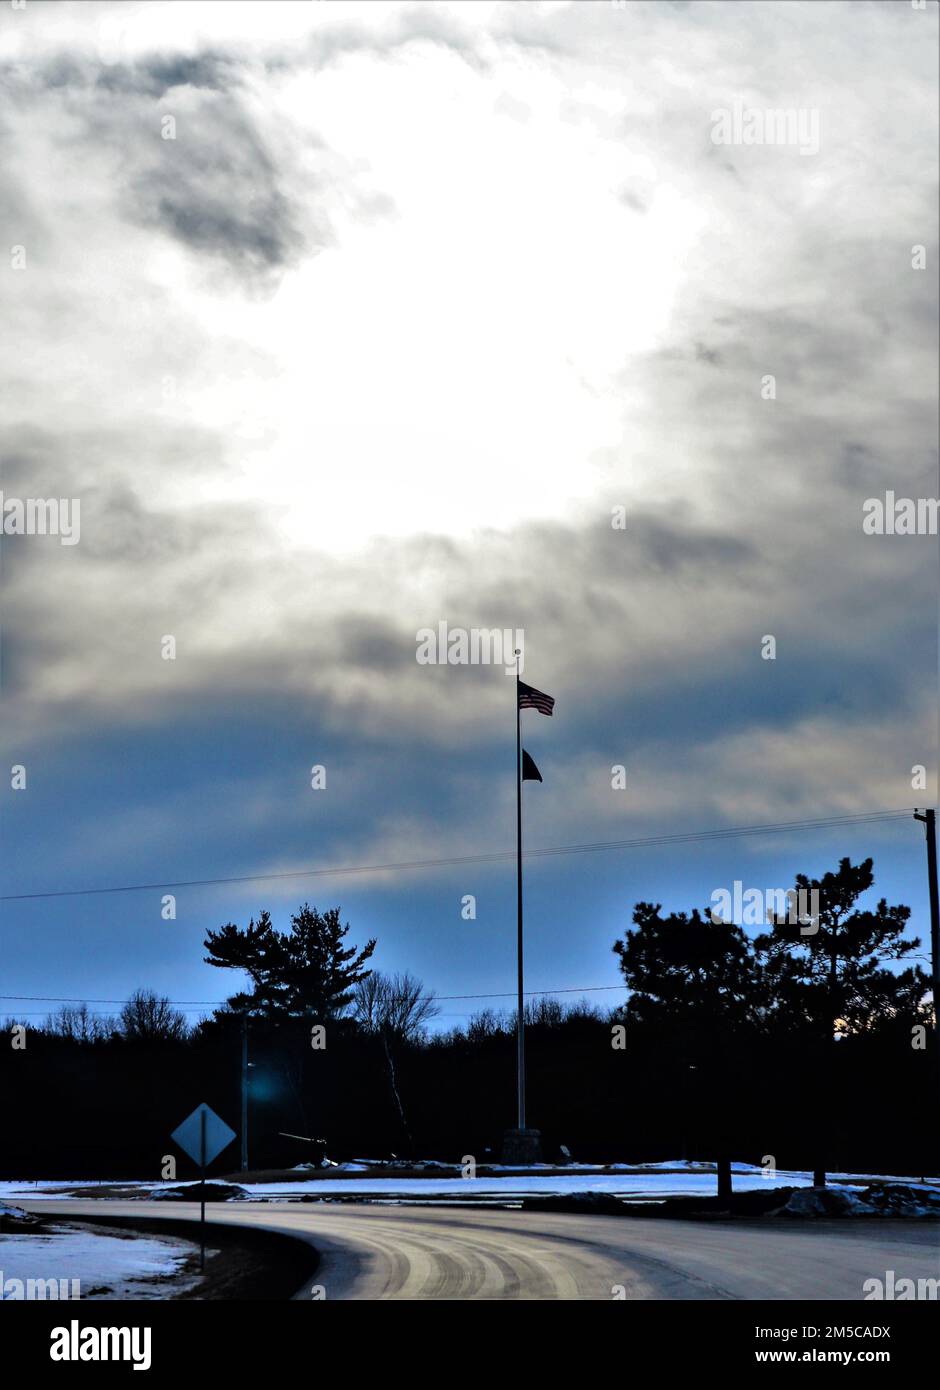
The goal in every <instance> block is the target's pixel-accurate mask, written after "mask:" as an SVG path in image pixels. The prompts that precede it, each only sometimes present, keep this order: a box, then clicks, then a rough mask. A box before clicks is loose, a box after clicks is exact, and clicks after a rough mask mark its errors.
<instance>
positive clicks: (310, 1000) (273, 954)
mask: <svg viewBox="0 0 940 1390" xmlns="http://www.w3.org/2000/svg"><path fill="white" fill-rule="evenodd" d="M348 932H349V924H348V923H346V925H345V926H344V925H343V924H342V923H341V921H340V912H339V908H336V907H331V908H329V909H328V910H327V911H326V912H324V913H321V912H320V911H319V910H318V909H317V908H312V907H310V905H309V904H308V903H304V905H303V907H302V908H301V909H300V911H299V912H296V913H295V914H294V915H293V916H292V917H291V924H290V931H289V932H286V933H284V932H278V931H277V930H276V929H275V927H274V924H273V923H272V921H271V914H270V913H269V912H267V911H264V912H262V913H260V914H259V917H258V921H257V923H256V922H255V920H254V918H252V919H251V921H250V922H249V924H248V926H247V928H245V929H244V930H243V929H242V928H241V927H238V926H235V925H234V924H233V923H231V922H229V923H227V925H225V926H224V927H221V928H220V929H219V930H218V931H210V932H208V933H207V934H206V939H205V943H204V944H205V947H206V950H207V951H208V952H209V954H208V955H207V956H206V957H205V960H206V963H207V964H208V965H214V966H218V967H219V968H220V969H223V970H243V971H245V973H246V974H247V975H248V977H249V979H250V980H251V982H252V985H253V989H252V991H251V992H250V993H240V994H237V995H235V996H234V997H233V998H231V999H229V1001H228V1004H229V1008H230V1009H232V1010H233V1011H235V1012H247V1013H250V1014H253V1015H255V1016H257V1017H262V1018H269V1019H275V1020H276V1019H284V1018H305V1019H310V1020H314V1021H318V1022H321V1023H323V1022H327V1021H329V1020H331V1019H335V1018H338V1017H339V1016H340V1015H341V1014H343V1013H344V1012H345V1010H346V1009H347V1008H348V1006H349V1005H350V1003H351V1002H352V999H353V991H354V989H355V987H356V985H357V984H358V983H359V982H360V980H364V979H365V978H366V977H367V976H368V975H369V973H370V972H369V971H368V970H366V969H364V968H363V967H364V966H365V964H366V962H367V961H368V960H369V958H370V957H371V955H372V953H373V951H374V950H375V944H376V943H375V940H374V939H373V940H370V941H367V942H366V944H365V946H364V947H363V948H362V950H359V949H358V948H357V947H356V946H346V945H344V940H345V937H346V935H347V934H348Z"/></svg>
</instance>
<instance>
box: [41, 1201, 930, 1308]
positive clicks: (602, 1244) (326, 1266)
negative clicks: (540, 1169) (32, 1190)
mask: <svg viewBox="0 0 940 1390" xmlns="http://www.w3.org/2000/svg"><path fill="white" fill-rule="evenodd" d="M21 1205H22V1206H25V1207H30V1208H31V1209H32V1210H33V1211H36V1212H42V1213H46V1214H49V1215H52V1214H53V1213H55V1214H56V1215H62V1216H66V1215H71V1216H78V1215H80V1216H85V1217H90V1218H93V1217H94V1216H96V1215H97V1216H103V1215H105V1214H112V1215H121V1216H137V1217H141V1218H142V1217H145V1216H146V1217H147V1218H153V1217H161V1218H177V1219H179V1218H183V1219H186V1220H192V1218H193V1215H194V1210H195V1211H196V1214H197V1215H198V1209H194V1207H193V1205H192V1204H190V1203H177V1202H109V1201H88V1200H85V1201H69V1202H34V1203H30V1202H22V1203H21ZM206 1216H207V1219H208V1220H211V1221H220V1222H225V1223H227V1224H231V1223H234V1224H243V1225H247V1226H253V1227H257V1228H264V1229H267V1230H274V1231H285V1232H288V1233H290V1234H292V1235H296V1236H300V1237H301V1238H303V1239H304V1240H307V1241H309V1242H310V1243H311V1244H313V1245H314V1246H316V1248H317V1249H318V1250H319V1251H320V1252H321V1255H322V1259H321V1263H320V1266H319V1269H318V1271H317V1274H316V1276H315V1277H314V1279H313V1280H311V1285H313V1284H317V1285H321V1286H322V1288H323V1290H324V1292H325V1297H326V1298H327V1299H339V1298H356V1299H360V1298H366V1299H380V1298H381V1299H385V1298H397V1299H425V1298H431V1299H433V1298H440V1299H464V1298H479V1299H516V1298H518V1299H559V1298H560V1299H604V1300H608V1301H609V1300H610V1299H612V1298H614V1297H621V1298H623V1297H625V1298H627V1299H648V1298H655V1299H721V1298H734V1299H790V1298H807V1299H863V1298H864V1296H865V1295H864V1290H863V1284H864V1282H865V1280H866V1279H871V1278H873V1277H874V1278H880V1279H884V1278H885V1276H886V1271H887V1270H894V1276H895V1279H899V1278H901V1277H907V1278H913V1279H918V1278H928V1279H937V1278H940V1226H938V1225H937V1224H936V1223H930V1222H923V1223H917V1224H916V1225H915V1224H912V1223H910V1222H903V1223H902V1222H896V1221H878V1222H875V1221H859V1222H852V1221H844V1222H815V1223H813V1224H811V1225H810V1224H805V1225H803V1224H796V1223H794V1224H789V1223H784V1222H782V1221H779V1220H778V1221H767V1222H763V1223H755V1224H748V1225H743V1224H741V1223H732V1222H692V1221H650V1220H644V1219H636V1220H634V1219H630V1218H621V1217H615V1216H614V1217H609V1216H576V1215H568V1214H561V1213H551V1214H548V1213H545V1214H542V1213H538V1212H524V1211H514V1210H510V1211H501V1210H494V1209H493V1208H486V1207H462V1208H457V1207H432V1206H427V1207H388V1206H351V1205H335V1206H333V1205H324V1204H311V1205H303V1206H301V1205H297V1204H294V1203H274V1202H269V1203H265V1204H264V1205H260V1204H248V1203H245V1204H243V1203H237V1202H234V1203H233V1202H228V1203H224V1204H210V1205H209V1206H207V1208H206ZM63 1273H65V1271H63ZM620 1290H622V1291H623V1292H620ZM615 1291H617V1292H616V1293H615ZM297 1296H298V1297H300V1298H310V1297H311V1296H312V1288H311V1286H310V1285H308V1286H307V1287H306V1288H305V1289H304V1290H301V1291H300V1292H299V1293H298V1295H297Z"/></svg>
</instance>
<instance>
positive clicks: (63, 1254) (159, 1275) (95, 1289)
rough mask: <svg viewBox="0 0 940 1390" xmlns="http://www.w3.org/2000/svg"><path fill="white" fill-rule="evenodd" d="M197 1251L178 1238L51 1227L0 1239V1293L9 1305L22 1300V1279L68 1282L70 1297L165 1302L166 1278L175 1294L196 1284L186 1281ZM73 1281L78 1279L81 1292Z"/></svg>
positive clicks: (23, 1292) (191, 1278)
mask: <svg viewBox="0 0 940 1390" xmlns="http://www.w3.org/2000/svg"><path fill="white" fill-rule="evenodd" d="M195 1249H196V1247H195V1246H194V1245H193V1244H191V1242H189V1241H184V1240H177V1239H176V1238H175V1237H168V1236H143V1235H131V1236H122V1235H116V1234H115V1233H114V1232H112V1231H107V1232H106V1231H103V1230H102V1229H101V1228H100V1227H99V1228H98V1230H88V1229H83V1230H79V1229H77V1228H75V1227H71V1226H49V1227H46V1230H45V1231H44V1232H43V1234H41V1235H37V1234H33V1233H32V1232H30V1233H29V1234H26V1233H25V1232H24V1233H23V1234H22V1235H20V1234H19V1233H17V1234H16V1235H0V1295H2V1297H3V1300H4V1301H5V1302H6V1301H8V1300H16V1299H20V1298H23V1297H24V1296H25V1291H24V1289H22V1288H20V1287H18V1285H17V1283H16V1281H17V1280H21V1281H23V1282H24V1283H25V1281H26V1280H27V1279H42V1280H51V1279H56V1280H65V1281H67V1296H68V1297H71V1298H74V1297H79V1296H80V1297H81V1298H82V1299H85V1300H88V1299H91V1300H94V1299H96V1298H105V1297H107V1298H165V1297H166V1294H167V1285H166V1283H165V1282H164V1281H165V1280H166V1279H168V1278H172V1279H173V1280H174V1285H173V1288H174V1292H175V1291H176V1290H177V1289H178V1288H184V1287H188V1286H189V1284H190V1283H193V1282H195V1275H193V1276H192V1277H188V1276H182V1277H181V1271H182V1269H183V1266H184V1264H185V1263H186V1261H187V1260H188V1259H189V1257H190V1256H191V1255H192V1254H193V1253H194V1251H195ZM73 1279H77V1280H78V1281H79V1288H78V1290H77V1291H76V1290H75V1288H74V1286H73V1285H72V1283H71V1281H72V1280H73ZM11 1281H13V1282H12V1283H11Z"/></svg>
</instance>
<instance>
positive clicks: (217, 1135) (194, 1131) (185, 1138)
mask: <svg viewBox="0 0 940 1390" xmlns="http://www.w3.org/2000/svg"><path fill="white" fill-rule="evenodd" d="M170 1138H171V1139H173V1140H175V1142H176V1143H177V1144H179V1146H180V1148H181V1149H184V1150H185V1151H186V1153H188V1154H189V1156H190V1158H191V1159H192V1160H193V1162H194V1163H198V1164H199V1166H200V1167H201V1168H205V1167H207V1166H208V1165H209V1164H210V1163H211V1162H212V1160H213V1159H214V1158H215V1157H216V1155H217V1154H220V1153H221V1152H222V1150H223V1149H224V1148H225V1147H226V1146H227V1145H228V1144H231V1142H232V1140H233V1139H234V1138H235V1131H234V1129H229V1127H228V1125H227V1124H226V1123H225V1121H224V1120H220V1119H219V1117H218V1115H217V1114H216V1113H215V1111H214V1110H212V1109H210V1107H209V1106H208V1105H197V1106H196V1108H195V1110H194V1111H193V1113H192V1114H191V1115H188V1116H187V1117H186V1119H185V1120H184V1121H183V1123H182V1124H181V1125H179V1126H178V1127H177V1128H176V1129H174V1131H173V1133H172V1134H171V1135H170Z"/></svg>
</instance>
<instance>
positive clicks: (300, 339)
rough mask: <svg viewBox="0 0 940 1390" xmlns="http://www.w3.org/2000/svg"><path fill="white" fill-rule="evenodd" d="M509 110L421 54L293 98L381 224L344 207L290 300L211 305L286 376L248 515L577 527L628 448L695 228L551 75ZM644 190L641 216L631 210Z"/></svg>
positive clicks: (451, 67)
mask: <svg viewBox="0 0 940 1390" xmlns="http://www.w3.org/2000/svg"><path fill="white" fill-rule="evenodd" d="M512 89H513V93H514V103H513V106H512V107H511V108H507V107H506V106H505V105H504V103H503V101H502V100H501V95H502V87H501V83H500V81H499V80H498V78H497V79H494V78H493V77H492V76H491V77H488V78H483V77H481V76H480V75H479V74H478V73H477V72H475V71H474V70H473V69H472V68H470V67H469V66H468V65H467V64H465V63H464V62H462V61H461V60H460V59H459V58H457V57H456V56H454V55H452V54H448V53H446V52H443V51H442V50H441V49H439V48H438V49H434V48H431V47H430V46H421V45H416V46H411V47H410V48H409V49H408V50H407V52H405V53H401V54H399V55H398V56H396V57H395V58H393V59H391V60H389V61H386V62H383V63H376V61H375V59H374V58H373V57H372V56H354V57H352V58H350V59H348V60H347V61H346V62H344V63H343V64H342V65H341V66H340V67H338V68H337V69H336V70H333V71H330V72H327V73H325V74H323V75H322V76H320V77H319V78H318V79H317V80H316V81H315V82H313V83H311V82H310V81H309V79H296V80H295V81H294V83H293V85H288V86H287V87H286V88H285V89H284V90H283V91H282V93H281V100H282V103H283V111H284V113H285V115H286V116H288V117H289V118H290V119H291V121H292V122H293V123H294V125H295V129H297V130H298V131H300V132H303V131H305V130H307V131H309V132H310V133H311V135H312V132H313V130H314V129H315V130H316V132H317V135H318V137H319V138H320V139H322V140H324V141H325V142H326V143H327V144H328V146H329V148H330V150H331V152H333V154H334V155H338V156H340V157H342V158H343V159H344V160H345V161H347V162H348V164H349V165H350V166H352V167H354V168H356V169H361V170H365V171H367V174H368V183H369V186H370V187H371V188H373V189H374V190H375V191H376V193H377V195H378V196H379V197H381V198H382V199H383V200H384V204H385V205H386V207H387V210H386V211H384V212H380V213H379V214H378V215H376V216H374V217H372V218H370V219H368V220H366V221H358V220H357V219H356V217H355V216H354V215H353V216H351V215H349V213H348V212H345V211H344V210H343V209H338V210H337V209H333V210H332V216H333V222H334V224H335V225H337V226H338V230H339V235H338V238H337V245H335V246H332V247H329V248H328V249H326V250H324V251H321V252H320V254H319V255H316V256H313V257H311V258H309V259H307V260H306V261H304V263H303V264H301V265H300V266H299V267H298V268H297V269H295V270H292V271H290V272H288V274H287V275H286V276H285V278H284V280H283V282H282V283H281V285H280V288H279V290H278V292H277V293H276V295H275V296H274V297H273V299H271V300H268V301H263V302H258V301H251V302H241V303H234V302H233V301H231V300H229V301H228V302H226V303H225V304H224V305H219V306H217V308H218V314H217V315H216V316H215V318H216V321H217V323H218V325H219V328H220V329H224V331H225V332H226V333H229V334H231V335H234V336H235V337H238V338H240V339H242V340H244V341H245V342H246V343H250V344H252V345H253V347H254V348H255V349H257V350H258V351H260V352H261V353H262V354H263V355H264V357H265V358H266V359H267V361H268V363H269V364H270V365H269V366H268V367H267V368H266V369H265V370H264V371H263V372H262V373H260V374H259V375H258V376H256V377H252V376H251V374H249V376H248V378H247V379H245V380H244V381H243V382H242V384H241V388H240V391H239V410H238V422H237V433H238V434H239V435H241V436H242V438H243V439H244V440H245V443H246V448H245V451H244V455H243V457H242V458H241V460H240V463H241V465H242V467H243V474H242V480H241V484H240V488H241V491H240V493H238V494H237V495H241V496H244V497H250V496H252V495H257V496H258V497H259V498H260V497H262V496H264V497H265V498H266V499H267V500H268V504H269V505H270V503H271V499H272V497H274V498H280V499H281V500H282V503H283V508H284V510H283V513H282V519H281V525H282V527H283V530H284V534H285V536H287V537H289V538H291V539H292V540H295V541H301V540H304V539H309V540H310V542H311V543H312V544H316V545H317V547H318V548H321V547H322V548H327V549H331V550H349V549H351V548H356V547H358V546H359V545H362V544H364V543H366V542H368V540H369V539H370V538H371V537H372V536H373V535H376V534H386V535H406V534H409V533H413V532H416V531H423V530H432V531H436V532H441V533H444V534H451V535H466V534H468V533H470V532H472V531H474V530H475V529H477V528H480V527H488V526H498V527H505V526H510V525H512V524H513V523H515V522H517V521H519V520H521V519H522V518H525V517H527V518H529V519H531V518H533V517H536V518H538V517H557V516H562V515H564V514H565V511H566V508H567V507H568V506H569V504H570V503H571V502H572V501H574V500H577V499H578V498H579V497H582V496H584V495H586V494H587V493H589V492H590V490H591V488H592V486H593V484H594V481H595V479H594V476H593V473H592V456H593V455H594V453H595V451H597V450H600V449H604V448H609V447H611V446H615V445H616V444H617V443H618V442H619V440H620V438H621V434H622V405H621V402H620V401H619V399H618V392H617V386H616V379H617V376H618V374H619V373H621V372H622V371H623V370H624V368H625V366H626V364H627V363H628V361H629V358H630V355H631V354H633V353H638V352H645V351H649V350H650V349H653V348H655V347H656V345H657V342H658V339H659V335H660V334H661V333H662V331H663V329H664V328H665V326H666V324H667V323H668V320H669V314H670V310H671V307H672V302H673V297H674V294H675V291H676V287H677V283H678V278H679V274H680V270H681V264H682V260H683V257H684V255H685V254H686V253H687V250H688V248H689V246H690V244H691V243H692V242H693V240H694V238H695V235H696V230H697V227H698V226H699V225H700V223H701V214H700V213H698V212H697V210H696V209H695V208H694V207H690V206H689V205H688V204H687V202H684V201H683V199H682V198H681V197H680V195H679V194H678V193H677V192H676V190H675V189H673V188H672V187H671V186H670V185H669V184H667V183H657V182H656V170H655V168H654V167H653V166H652V165H651V164H650V162H649V160H648V158H647V156H645V155H637V154H631V153H630V152H629V151H625V150H624V147H623V144H622V143H615V142H614V141H612V140H606V139H604V138H602V137H601V136H599V134H598V131H597V129H596V128H595V126H594V125H593V124H592V123H591V122H589V121H581V122H576V121H572V120H570V119H565V118H564V115H563V114H562V110H561V108H562V106H563V104H564V100H565V92H564V90H563V89H562V87H561V86H560V84H556V83H555V82H554V81H553V80H552V79H551V78H550V77H548V76H546V74H545V72H544V70H543V71H542V72H540V73H536V72H535V71H534V70H533V71H531V72H530V73H527V72H526V71H525V70H524V69H520V68H519V67H518V66H514V70H513V72H512ZM520 93H521V94H522V95H523V99H522V101H521V102H520V100H519V98H520ZM367 96H368V100H366V97H367ZM432 110H433V111H434V113H435V115H434V120H433V121H430V120H428V112H429V111H432ZM298 141H299V143H300V144H302V141H303V135H302V134H301V135H300V136H299V137H298ZM636 176H639V177H641V178H642V179H643V180H644V182H645V183H646V184H647V185H652V186H653V187H654V188H655V194H654V196H653V200H652V203H651V206H650V207H649V208H648V210H647V211H646V213H645V214H644V213H638V212H637V211H636V210H634V209H633V208H631V207H630V206H629V205H628V204H627V203H626V202H625V201H624V200H623V199H622V197H621V192H622V188H623V186H624V183H625V181H626V180H628V179H629V178H632V177H636ZM309 196H310V199H311V200H312V201H313V202H315V200H316V198H317V193H316V189H315V180H313V179H312V180H311V190H310V194H309ZM311 210H313V209H311ZM213 317H214V316H213V315H212V314H211V312H210V315H209V322H212V321H213ZM272 366H273V368H274V370H273V371H272ZM212 394H213V393H212V391H211V389H210V390H207V395H206V399H205V402H204V408H205V411H206V421H205V422H206V423H210V421H211V423H215V421H214V420H211V417H212V414H213V410H212ZM222 395H224V397H225V399H226V400H227V402H228V407H229V409H231V396H230V393H229V391H228V389H227V388H226V389H225V390H224V391H222V392H220V398H221V396H222ZM252 439H253V440H255V441H258V445H257V447H254V448H252V447H250V443H249V441H251V440H252ZM225 489H226V492H227V495H229V496H231V495H232V487H231V480H230V479H229V480H227V481H226V483H225ZM275 506H276V507H277V503H275Z"/></svg>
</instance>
